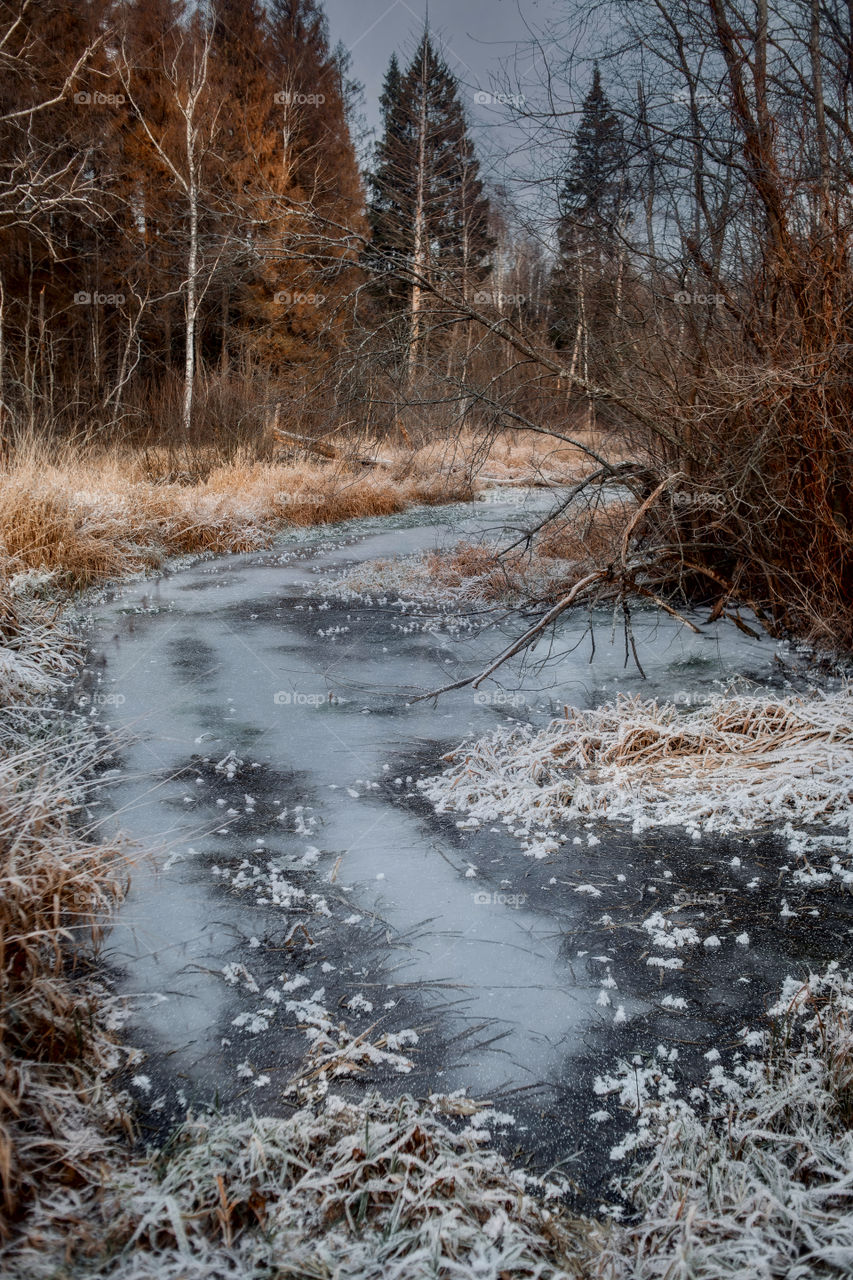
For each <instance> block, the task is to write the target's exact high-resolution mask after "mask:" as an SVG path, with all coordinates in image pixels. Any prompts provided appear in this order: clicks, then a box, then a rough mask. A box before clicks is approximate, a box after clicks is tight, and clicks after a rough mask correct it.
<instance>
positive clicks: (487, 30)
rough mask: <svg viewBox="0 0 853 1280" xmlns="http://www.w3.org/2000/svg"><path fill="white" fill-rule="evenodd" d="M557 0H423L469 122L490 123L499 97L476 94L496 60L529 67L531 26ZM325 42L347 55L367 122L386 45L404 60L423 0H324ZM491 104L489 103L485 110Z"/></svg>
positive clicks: (556, 7)
mask: <svg viewBox="0 0 853 1280" xmlns="http://www.w3.org/2000/svg"><path fill="white" fill-rule="evenodd" d="M561 7H562V6H561V0H430V4H429V23H430V29H431V30H432V31H433V33H434V35H435V37H436V39H437V42H438V43H439V44H440V45H441V46H442V49H443V51H444V56H445V58H446V59H447V62H448V64H449V66H450V69H451V71H452V72H453V73H454V75H455V76H456V77H457V79H458V80H459V82H460V86H461V88H462V96H463V99H464V100H465V105H466V109H467V111H468V114H469V116H470V117H471V119H472V121H473V122H474V123H476V122H477V121H478V120H479V122H480V123H482V124H483V125H487V124H489V123H494V122H496V119H497V115H498V112H497V110H496V108H499V107H500V105H501V104H500V103H496V104H489V103H483V102H482V101H480V100H478V99H477V98H476V97H475V95H476V94H477V92H478V91H479V95H480V98H482V95H483V94H484V93H487V92H489V91H492V90H494V89H495V88H496V85H495V83H494V81H495V77H497V76H499V75H500V70H501V65H502V64H504V63H508V62H509V63H511V62H512V61H513V60H514V57H515V55H516V53H517V52H518V55H519V59H520V62H519V68H518V70H519V73H520V74H522V75H529V74H532V73H534V72H535V65H534V64H535V56H536V55H535V54H534V53H533V51H532V50H531V49H530V48H529V47H528V46H529V42H530V37H531V29H532V30H538V29H541V28H542V27H543V26H544V25H545V24H546V23H547V22H548V21H549V19H553V18H555V17H557V16H558V14H559V12H560V9H561ZM325 9H326V14H327V16H328V19H329V34H330V36H331V42H332V44H333V45H334V44H336V43H337V41H338V40H340V41H342V43H343V44H344V45H345V46H346V47H347V48H348V49H349V50H350V53H351V54H352V70H353V74H354V76H355V78H356V79H357V80H360V81H361V83H362V84H363V85H364V89H365V107H366V111H367V116H368V122H369V124H370V125H371V126H373V127H374V128H375V127H376V125H377V123H378V119H379V108H378V101H377V100H378V97H379V93H380V91H381V88H382V80H383V77H384V75H385V71H386V69H387V66H388V60H389V58H390V57H391V54H392V53H393V52H395V51H396V52H397V54H398V56H400V59H401V62H405V61H407V60H408V59H409V58H410V57H411V55H412V53H413V52H414V48H415V45H416V43H417V40H418V38H419V37H420V34H421V32H422V31H423V27H424V17H425V10H426V4H425V0H325ZM490 108H491V109H490Z"/></svg>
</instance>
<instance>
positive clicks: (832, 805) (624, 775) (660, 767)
mask: <svg viewBox="0 0 853 1280" xmlns="http://www.w3.org/2000/svg"><path fill="white" fill-rule="evenodd" d="M445 759H446V760H447V761H448V762H449V763H448V767H447V768H446V769H445V770H444V772H443V773H441V774H440V775H438V776H437V777H433V778H427V779H424V780H422V781H421V782H419V784H418V785H419V786H420V788H421V789H422V791H423V792H424V793H425V795H426V796H427V797H428V798H429V799H430V800H431V801H432V803H433V804H434V805H435V807H436V809H437V810H438V811H439V812H461V813H465V814H467V815H468V816H469V817H470V818H472V819H475V820H476V821H477V822H479V823H486V822H494V820H495V818H496V817H501V818H502V819H503V820H504V822H505V823H508V824H512V825H513V828H514V829H515V831H516V834H519V833H521V834H523V833H524V832H530V831H531V830H533V829H534V828H543V829H548V830H550V831H554V830H555V829H556V828H557V826H558V825H559V827H560V828H561V829H563V828H564V827H565V826H566V824H568V823H570V822H572V821H573V820H574V821H583V820H588V819H590V818H606V819H607V820H608V822H623V823H628V824H630V825H631V827H632V829H633V831H634V832H641V831H645V830H648V829H650V828H657V827H664V826H680V827H683V828H684V829H685V830H687V831H689V832H691V834H694V835H696V836H698V835H700V834H701V833H708V832H719V833H724V834H725V833H733V832H742V831H749V830H754V829H756V828H759V827H769V826H773V827H776V828H778V829H779V830H780V831H781V834H782V835H783V837H784V838H785V839H786V840H787V841H788V844H789V847H790V848H791V851H792V852H793V853H794V854H796V855H797V856H798V857H801V858H806V857H809V858H815V857H819V856H821V855H822V856H823V857H824V859H825V860H826V862H827V865H826V866H825V867H824V868H821V869H820V870H819V871H816V869H815V868H813V867H811V865H810V864H809V866H808V867H807V869H806V870H805V871H804V872H802V873H801V876H802V877H804V878H805V879H806V880H813V879H814V878H815V876H820V877H823V879H826V880H835V881H836V882H841V883H843V884H846V885H849V884H851V883H853V869H851V866H850V856H851V852H853V686H851V685H847V686H845V687H843V688H842V689H840V690H839V691H838V692H836V693H829V694H824V693H819V692H815V693H812V694H809V695H807V696H806V695H790V696H788V697H785V698H779V697H768V696H766V695H764V696H759V697H746V696H743V695H728V696H726V695H721V696H720V697H719V698H717V699H715V700H714V701H713V702H712V703H710V704H708V705H707V706H702V707H699V708H697V709H695V710H691V711H688V712H684V711H683V710H682V709H680V708H679V707H676V706H673V705H671V704H667V705H659V704H658V703H657V702H644V701H643V700H642V699H640V698H637V697H627V696H620V697H619V698H618V699H617V700H616V702H615V703H608V704H607V705H605V706H602V707H596V708H593V709H592V710H579V709H577V708H574V709H573V708H569V709H568V712H567V715H566V718H565V719H561V720H554V721H552V723H551V724H550V725H549V726H548V727H547V728H545V729H541V730H538V731H537V730H535V729H534V728H532V727H531V726H529V725H513V726H509V727H501V728H499V729H497V730H496V731H495V732H493V733H491V734H488V735H487V736H486V737H483V738H480V739H478V740H477V741H475V742H468V743H463V745H462V746H461V747H459V748H457V749H456V750H455V751H453V752H451V753H450V755H449V756H447V757H445ZM817 826H820V827H822V828H823V830H822V831H821V832H820V833H815V831H814V828H815V827H817ZM565 838H566V837H563V839H565ZM575 839H577V837H575Z"/></svg>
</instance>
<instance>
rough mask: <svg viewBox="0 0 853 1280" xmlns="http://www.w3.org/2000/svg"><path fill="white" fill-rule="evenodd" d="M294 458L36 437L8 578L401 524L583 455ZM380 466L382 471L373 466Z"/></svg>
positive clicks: (15, 465)
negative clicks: (111, 446)
mask: <svg viewBox="0 0 853 1280" xmlns="http://www.w3.org/2000/svg"><path fill="white" fill-rule="evenodd" d="M337 452H338V453H339V456H337V457H335V458H333V459H323V458H317V457H313V456H310V454H309V453H308V452H307V451H303V452H299V451H296V450H294V451H291V452H289V453H288V454H287V455H283V456H280V457H279V460H278V461H259V460H257V459H256V458H254V457H251V456H248V455H246V456H245V457H242V458H241V457H236V458H234V459H232V460H231V461H230V462H228V463H222V462H221V461H218V460H217V459H216V458H213V457H211V458H206V457H205V455H204V454H203V453H202V454H200V453H199V452H198V451H195V452H194V454H193V455H192V457H189V458H186V459H182V458H181V457H180V456H177V455H175V453H174V452H166V451H160V452H156V451H151V450H147V451H144V452H121V451H118V450H113V451H111V452H102V451H101V452H99V451H96V450H94V449H93V448H87V449H78V448H75V447H74V446H72V445H66V446H64V447H61V448H59V449H55V448H52V447H49V446H48V445H45V444H43V443H41V444H39V443H38V442H31V443H29V444H27V445H24V446H22V447H20V448H18V449H17V450H16V452H15V453H14V455H13V456H12V458H11V460H9V461H8V462H7V463H6V464H5V466H4V467H3V468H2V470H0V551H2V553H3V554H4V557H5V563H6V569H7V571H8V572H10V573H14V572H17V571H21V570H27V569H36V570H41V569H46V570H50V571H53V572H54V575H55V578H56V579H57V584H58V585H61V586H63V587H66V588H70V589H74V588H79V587H85V586H88V585H90V584H92V583H95V582H99V581H104V580H106V579H110V578H116V577H120V576H122V575H125V574H127V573H133V572H137V571H139V570H144V569H149V568H155V567H157V566H158V565H160V564H161V563H162V562H163V560H164V559H165V558H167V557H168V556H171V555H181V554H191V553H194V552H226V551H237V552H239V551H250V550H253V549H255V548H257V547H261V546H264V545H266V544H267V543H268V542H269V541H270V540H271V539H272V537H273V536H274V535H275V534H276V533H278V532H280V531H281V530H283V529H286V528H287V527H288V526H299V525H301V526H305V525H315V524H323V523H331V522H334V521H340V520H347V519H352V518H355V517H361V516H382V515H391V514H393V513H394V512H397V511H401V510H403V509H405V508H406V507H408V506H411V505H415V504H420V503H423V504H437V503H442V502H453V501H459V500H464V499H468V498H470V497H471V496H472V495H473V494H474V493H475V492H476V490H477V489H478V488H479V487H480V486H481V485H482V483H483V482H484V481H483V479H482V478H481V473H482V472H484V471H485V472H486V473H487V482H489V481H494V480H498V481H504V482H510V481H515V482H532V483H535V482H539V481H541V479H542V476H543V473H547V474H548V475H551V474H553V473H554V470H555V468H562V469H563V470H564V472H566V473H568V474H569V475H572V474H577V470H578V468H579V466H580V465H581V462H582V455H580V454H579V453H578V451H574V452H572V451H569V450H562V451H555V450H553V449H543V448H542V447H541V446H537V445H536V443H535V442H534V443H529V442H524V441H521V442H519V441H518V440H517V439H515V438H512V437H508V438H506V439H504V438H499V439H498V440H497V441H493V442H491V447H490V452H489V455H488V457H487V456H486V453H485V450H484V446H483V444H482V442H481V441H479V440H478V439H476V438H474V437H470V438H469V437H462V438H460V439H457V440H454V441H452V442H446V441H445V442H435V443H433V444H431V445H427V446H424V447H422V448H420V449H417V450H402V449H396V450H390V451H389V450H388V449H387V448H386V447H384V446H379V445H377V444H376V443H375V442H372V443H371V442H368V444H367V445H365V442H363V441H362V442H359V445H358V448H357V450H354V451H353V453H352V454H351V456H350V457H348V456H347V451H346V449H343V448H342V449H340V450H338V451H337ZM365 456H367V457H375V458H376V464H375V465H365V463H364V459H365Z"/></svg>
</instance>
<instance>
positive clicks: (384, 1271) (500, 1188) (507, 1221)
mask: <svg viewBox="0 0 853 1280" xmlns="http://www.w3.org/2000/svg"><path fill="white" fill-rule="evenodd" d="M851 1014H853V978H851V975H850V973H849V972H848V973H845V972H842V971H841V970H839V969H838V967H837V966H830V968H829V970H828V971H827V972H826V973H824V974H823V975H812V976H810V977H809V978H808V979H807V980H806V981H800V980H795V979H788V981H787V982H786V984H785V987H784V989H783V991H782V994H781V997H780V999H779V1000H778V1002H777V1003H776V1004H775V1006H774V1007H773V1008H772V1009H771V1010H770V1022H769V1025H768V1027H767V1028H766V1029H764V1030H762V1031H747V1030H746V1029H744V1032H743V1033H742V1036H741V1043H740V1047H738V1048H736V1049H724V1050H723V1053H722V1054H721V1053H719V1052H718V1051H714V1052H712V1053H710V1054H708V1055H707V1057H708V1058H709V1061H710V1063H711V1065H710V1068H709V1077H708V1080H707V1081H706V1082H705V1083H704V1084H703V1085H701V1086H697V1087H694V1088H693V1089H692V1090H690V1091H689V1093H688V1095H687V1097H682V1096H681V1094H680V1082H679V1080H678V1074H677V1073H678V1062H677V1053H676V1052H675V1051H673V1050H666V1049H664V1048H663V1046H660V1047H659V1048H658V1050H657V1052H656V1054H654V1055H653V1057H652V1058H651V1059H649V1058H648V1057H646V1058H644V1059H643V1058H637V1059H635V1060H634V1061H632V1062H621V1063H617V1064H616V1065H615V1066H614V1068H613V1070H612V1071H611V1072H606V1073H604V1074H603V1075H602V1076H600V1077H599V1079H598V1080H597V1082H596V1093H597V1095H598V1100H597V1104H596V1105H597V1106H598V1107H599V1110H598V1111H597V1112H596V1113H595V1115H594V1116H593V1120H594V1121H595V1122H596V1123H599V1124H600V1123H601V1122H602V1121H603V1120H605V1119H606V1118H607V1116H608V1115H610V1114H611V1113H612V1112H613V1109H614V1107H621V1108H623V1109H624V1110H625V1111H627V1112H628V1113H629V1114H630V1115H631V1117H632V1118H633V1128H632V1130H631V1132H630V1133H629V1134H628V1136H627V1138H623V1139H622V1141H621V1142H620V1143H619V1144H618V1146H617V1147H616V1148H615V1149H614V1150H613V1152H612V1153H611V1154H612V1157H613V1158H614V1159H615V1160H616V1161H618V1162H621V1163H622V1164H624V1166H625V1168H624V1171H623V1172H620V1173H619V1174H618V1175H617V1177H616V1178H615V1180H614V1181H615V1187H616V1188H617V1189H618V1190H619V1191H620V1192H621V1193H622V1195H623V1196H624V1197H625V1198H626V1200H627V1201H628V1202H629V1205H628V1207H629V1212H628V1213H627V1214H626V1215H625V1221H623V1222H611V1223H610V1224H607V1225H605V1224H602V1223H599V1222H596V1221H594V1220H590V1219H580V1218H578V1217H577V1216H575V1215H573V1214H570V1213H569V1212H567V1211H566V1209H565V1207H564V1205H563V1203H562V1201H561V1192H562V1190H563V1187H562V1186H561V1185H560V1184H559V1182H554V1183H549V1182H547V1181H542V1180H539V1179H536V1178H532V1177H529V1176H528V1175H526V1174H524V1173H522V1172H520V1171H518V1170H513V1169H512V1168H511V1167H510V1166H509V1165H508V1163H507V1162H506V1161H505V1160H504V1159H503V1158H502V1157H501V1156H499V1155H498V1154H497V1153H496V1152H495V1151H494V1150H493V1149H492V1148H491V1146H490V1142H489V1139H490V1133H489V1124H490V1113H489V1112H488V1111H486V1112H483V1113H481V1114H478V1109H477V1107H476V1105H475V1104H473V1103H471V1102H470V1101H469V1100H468V1099H467V1098H463V1097H460V1096H456V1095H454V1096H451V1097H441V1096H433V1097H431V1098H430V1099H429V1100H427V1101H426V1102H416V1101H414V1100H413V1099H412V1098H411V1097H408V1096H403V1097H399V1098H396V1099H393V1100H389V1099H386V1098H382V1097H380V1096H379V1095H378V1094H369V1095H367V1096H366V1097H364V1098H363V1099H362V1100H360V1101H359V1102H354V1101H352V1100H344V1099H342V1098H341V1097H339V1096H336V1095H333V1096H327V1097H326V1098H325V1099H323V1100H322V1101H320V1102H315V1103H314V1104H313V1105H311V1106H306V1107H303V1108H302V1109H300V1110H298V1111H296V1112H294V1114H292V1115H290V1116H288V1117H286V1118H277V1117H271V1116H265V1117H264V1116H255V1117H252V1118H249V1119H238V1118H235V1117H231V1116H227V1115H225V1116H223V1115H217V1114H210V1115H202V1116H195V1117H190V1118H188V1120H187V1121H186V1123H184V1124H183V1125H181V1126H180V1128H179V1129H178V1130H177V1131H176V1133H175V1134H174V1135H173V1137H172V1138H171V1140H170V1141H169V1143H168V1144H167V1146H166V1147H165V1148H164V1149H163V1150H162V1151H160V1152H152V1153H151V1155H150V1157H148V1158H147V1159H146V1158H140V1157H135V1158H134V1159H133V1160H132V1161H131V1160H129V1161H128V1162H127V1163H126V1164H125V1165H124V1166H123V1167H122V1168H119V1167H118V1166H117V1165H116V1164H115V1163H114V1164H113V1166H112V1169H111V1171H110V1174H109V1177H108V1178H107V1179H106V1180H105V1185H104V1188H103V1193H102V1195H101V1196H100V1197H99V1198H98V1200H97V1201H94V1202H93V1203H92V1204H91V1206H90V1208H89V1213H88V1216H87V1218H86V1221H85V1226H86V1229H87V1233H88V1237H87V1240H88V1243H87V1246H86V1247H83V1244H82V1243H81V1242H76V1244H75V1248H74V1249H72V1250H71V1252H70V1253H69V1252H67V1245H68V1235H67V1232H68V1228H69V1223H70V1222H71V1221H72V1220H73V1213H74V1211H75V1210H76V1209H78V1207H79V1197H78V1196H76V1194H75V1193H74V1191H73V1190H69V1191H63V1190H62V1189H56V1190H55V1191H54V1194H53V1196H52V1198H51V1201H50V1203H49V1204H47V1205H43V1206H42V1214H43V1216H42V1219H41V1222H40V1224H39V1225H40V1231H39V1233H38V1234H37V1235H36V1234H33V1235H32V1236H31V1238H30V1240H29V1241H28V1242H27V1243H26V1244H25V1245H24V1246H23V1247H21V1248H19V1249H18V1250H17V1251H15V1252H14V1253H8V1254H7V1255H6V1258H5V1260H4V1261H5V1263H6V1273H7V1274H9V1275H10V1276H14V1277H16V1280H17V1278H18V1277H20V1278H21V1280H22V1278H23V1277H24V1276H26V1277H28V1280H30V1278H32V1280H40V1278H41V1277H44V1278H45V1280H47V1277H52V1276H55V1275H57V1274H62V1275H64V1276H68V1277H72V1276H73V1277H79V1278H80V1280H82V1277H84V1276H85V1277H87V1278H88V1277H93V1276H103V1277H109V1278H111V1280H143V1278H146V1280H147V1278H148V1277H151V1278H152V1280H153V1278H154V1277H156V1280H179V1278H180V1280H194V1278H197V1280H202V1278H204V1280H207V1278H208V1277H216V1278H217V1280H220V1278H221V1280H230V1278H231V1277H233V1278H234V1280H237V1277H240V1280H261V1278H262V1277H269V1276H272V1275H274V1276H280V1277H282V1278H285V1277H293V1278H294V1280H295V1278H296V1277H314V1278H315V1280H332V1278H333V1277H334V1278H335V1280H386V1278H389V1280H394V1278H395V1277H397V1278H398V1280H403V1278H404V1277H405V1278H406V1280H408V1277H413V1278H415V1280H418V1278H421V1277H422V1278H423V1280H427V1278H429V1280H505V1277H516V1276H518V1277H522V1276H523V1277H539V1278H540V1280H556V1278H557V1277H575V1276H577V1277H580V1276H584V1277H590V1278H598V1280H628V1278H629V1277H631V1278H633V1280H664V1278H669V1277H680V1278H681V1280H718V1278H720V1277H726V1276H736V1275H739V1276H742V1277H749V1280H775V1278H776V1277H782V1276H785V1277H798V1278H799V1280H807V1278H812V1277H815V1278H817V1277H827V1278H829V1277H842V1276H848V1275H850V1274H851V1271H853V1128H851V1125H853V1031H851ZM603 1108H608V1109H609V1110H604V1109H603ZM448 1116H453V1117H456V1119H455V1121H454V1122H451V1121H449V1120H448V1119H447V1117H448ZM603 1132H606V1130H603ZM63 1257H65V1259H66V1263H65V1265H64V1266H62V1268H61V1271H59V1272H58V1271H57V1267H58V1266H60V1259H62V1258H63Z"/></svg>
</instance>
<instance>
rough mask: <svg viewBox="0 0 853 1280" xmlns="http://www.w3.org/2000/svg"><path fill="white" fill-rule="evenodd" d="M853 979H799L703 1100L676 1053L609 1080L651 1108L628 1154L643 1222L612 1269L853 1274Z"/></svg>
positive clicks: (627, 1099) (646, 1275) (839, 975)
mask: <svg viewBox="0 0 853 1280" xmlns="http://www.w3.org/2000/svg"><path fill="white" fill-rule="evenodd" d="M851 1015H853V979H851V974H850V973H849V972H847V973H844V972H842V971H840V970H839V969H838V968H837V966H830V968H829V969H828V970H827V972H826V973H824V974H823V975H812V976H811V977H809V978H808V980H806V981H800V980H796V979H793V978H789V979H788V980H787V982H786V984H785V988H784V990H783V991H782V994H781V998H780V999H779V1000H778V1002H777V1003H776V1004H775V1005H774V1006H773V1008H772V1009H771V1010H770V1017H771V1019H772V1023H771V1027H770V1029H769V1030H767V1031H764V1032H749V1033H745V1035H744V1040H745V1043H746V1045H748V1046H750V1048H751V1052H746V1053H745V1052H743V1051H737V1052H735V1053H734V1054H733V1055H731V1054H729V1055H727V1056H728V1057H729V1059H730V1061H729V1062H728V1064H727V1063H726V1062H725V1061H723V1060H721V1055H720V1054H719V1053H718V1052H716V1051H715V1052H713V1053H712V1054H710V1055H708V1056H709V1057H711V1058H712V1060H713V1062H714V1065H713V1067H712V1069H711V1073H710V1079H709V1081H708V1083H707V1084H706V1085H705V1086H704V1087H700V1088H696V1089H694V1090H693V1091H692V1093H691V1095H690V1098H689V1101H685V1100H684V1099H681V1098H680V1097H679V1096H678V1086H677V1081H676V1078H675V1070H676V1069H675V1068H674V1067H673V1065H672V1057H673V1055H672V1053H671V1052H670V1053H667V1052H666V1051H665V1050H663V1049H659V1050H658V1054H657V1057H656V1059H655V1061H654V1062H653V1063H652V1065H651V1066H649V1065H638V1064H637V1063H633V1064H630V1063H622V1064H621V1065H620V1067H619V1068H617V1070H616V1071H615V1072H614V1073H613V1074H612V1075H609V1076H606V1077H604V1078H600V1079H599V1081H598V1083H597V1088H598V1091H599V1093H600V1095H601V1096H602V1097H603V1098H604V1099H605V1101H606V1100H608V1099H610V1098H613V1099H616V1098H618V1099H619V1101H620V1102H621V1105H622V1106H623V1107H626V1108H628V1109H629V1110H630V1111H632V1112H633V1113H634V1114H636V1115H637V1124H636V1128H635V1130H634V1132H633V1133H632V1135H631V1136H630V1138H629V1140H628V1141H627V1142H625V1143H623V1144H622V1145H621V1146H620V1147H619V1148H618V1149H617V1151H616V1152H615V1153H614V1154H615V1155H616V1156H617V1157H618V1158H620V1159H624V1158H626V1157H627V1156H628V1155H630V1154H632V1153H633V1155H634V1158H635V1160H636V1158H637V1156H638V1155H640V1156H642V1157H643V1158H642V1160H641V1161H639V1162H637V1163H635V1165H634V1167H633V1169H632V1171H631V1173H630V1174H626V1175H623V1176H622V1177H621V1178H620V1180H619V1181H620V1183H621V1186H622V1188H623V1189H624V1190H625V1191H626V1192H627V1194H628V1195H629V1196H630V1198H631V1200H632V1204H633V1207H634V1209H635V1210H636V1211H637V1215H638V1217H637V1221H636V1222H635V1223H634V1224H633V1225H631V1226H628V1227H621V1228H619V1229H617V1231H616V1232H615V1234H614V1236H613V1237H612V1239H611V1240H610V1241H609V1242H608V1243H607V1244H606V1246H605V1249H604V1253H603V1255H602V1257H601V1258H600V1260H599V1263H598V1266H599V1272H598V1273H599V1274H602V1275H604V1276H607V1277H610V1278H612V1280H617V1278H618V1280H621V1278H622V1277H628V1276H630V1277H636V1280H657V1278H658V1277H660V1278H661V1280H663V1278H664V1277H667V1280H669V1278H670V1277H680V1278H681V1280H720V1278H721V1277H725V1276H741V1277H749V1280H771V1278H773V1277H780V1276H785V1277H790V1278H792V1280H807V1278H808V1280H812V1278H813V1277H814V1278H816V1277H836V1276H837V1277H840V1276H849V1275H851V1274H853V1028H851Z"/></svg>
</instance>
